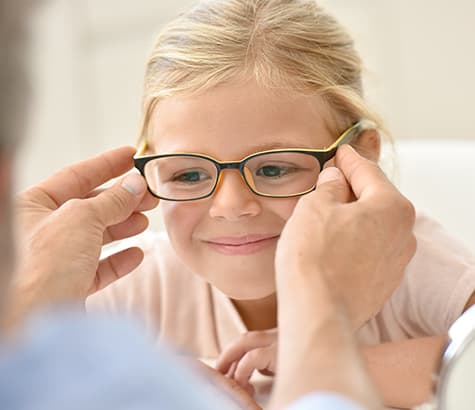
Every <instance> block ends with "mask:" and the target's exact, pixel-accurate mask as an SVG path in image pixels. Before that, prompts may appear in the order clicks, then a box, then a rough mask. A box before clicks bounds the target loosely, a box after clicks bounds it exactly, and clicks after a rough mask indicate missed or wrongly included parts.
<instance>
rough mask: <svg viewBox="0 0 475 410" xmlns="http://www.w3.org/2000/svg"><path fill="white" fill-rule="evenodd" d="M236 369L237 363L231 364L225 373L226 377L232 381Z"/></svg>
mask: <svg viewBox="0 0 475 410" xmlns="http://www.w3.org/2000/svg"><path fill="white" fill-rule="evenodd" d="M236 367H237V362H233V363H232V364H231V366H229V370H228V371H227V373H226V376H227V377H229V378H231V379H233V378H234V372H235V371H236Z"/></svg>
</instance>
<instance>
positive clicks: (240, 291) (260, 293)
mask: <svg viewBox="0 0 475 410" xmlns="http://www.w3.org/2000/svg"><path fill="white" fill-rule="evenodd" d="M212 285H213V286H214V287H215V288H217V289H219V290H220V291H221V292H222V293H224V294H225V295H226V296H227V297H229V298H230V299H233V300H259V299H265V298H267V297H269V296H271V295H274V294H275V285H274V283H272V285H269V286H261V287H259V288H256V287H254V286H249V287H246V288H243V287H240V288H237V287H236V286H233V287H231V286H229V284H225V285H224V286H220V284H213V283H212Z"/></svg>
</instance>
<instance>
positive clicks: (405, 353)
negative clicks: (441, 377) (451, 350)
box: [362, 336, 447, 408]
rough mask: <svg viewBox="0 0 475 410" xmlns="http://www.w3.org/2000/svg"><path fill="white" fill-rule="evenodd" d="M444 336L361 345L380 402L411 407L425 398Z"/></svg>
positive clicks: (429, 388)
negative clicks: (380, 395)
mask: <svg viewBox="0 0 475 410" xmlns="http://www.w3.org/2000/svg"><path fill="white" fill-rule="evenodd" d="M446 341H447V337H446V336H432V337H423V338H418V339H410V340H404V341H401V342H390V343H382V344H378V345H374V346H365V347H363V348H362V351H363V355H364V357H365V358H366V363H367V366H368V370H369V373H370V375H371V376H372V378H373V381H374V383H375V384H376V386H377V387H378V389H379V391H380V392H381V394H382V396H383V400H384V404H385V405H386V406H390V407H398V408H411V407H413V406H415V405H417V404H421V403H423V402H426V401H429V400H430V399H431V394H432V381H433V377H432V376H433V374H434V373H435V372H436V371H437V367H438V364H439V361H440V357H441V354H442V351H443V349H444V347H445V344H446Z"/></svg>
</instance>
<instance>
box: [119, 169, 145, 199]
mask: <svg viewBox="0 0 475 410" xmlns="http://www.w3.org/2000/svg"><path fill="white" fill-rule="evenodd" d="M122 188H124V189H125V190H126V191H129V192H130V193H131V194H133V195H140V194H142V193H143V192H144V191H145V189H146V188H147V184H146V183H145V180H144V179H143V178H142V177H141V176H140V175H139V174H130V175H127V176H126V177H125V179H124V180H123V181H122Z"/></svg>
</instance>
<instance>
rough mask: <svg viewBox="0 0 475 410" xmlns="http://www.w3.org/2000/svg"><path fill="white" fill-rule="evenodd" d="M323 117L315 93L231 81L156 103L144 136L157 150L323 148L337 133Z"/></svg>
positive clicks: (324, 113)
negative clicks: (272, 88) (303, 93)
mask: <svg viewBox="0 0 475 410" xmlns="http://www.w3.org/2000/svg"><path fill="white" fill-rule="evenodd" d="M327 119H328V109H327V107H326V105H325V104H324V103H323V101H322V100H321V99H320V98H318V97H315V96H305V95H301V94H297V93H292V92H290V91H287V92H284V91H282V92H279V91H275V90H268V89H264V88H262V87H259V86H258V85H256V84H255V83H245V84H232V85H226V86H220V87H216V88H214V89H210V90H207V91H204V92H201V93H199V94H195V95H179V96H174V97H169V98H166V99H163V100H161V101H159V102H158V103H157V105H156V107H155V110H154V112H153V113H152V116H151V123H150V126H149V135H148V136H147V138H148V142H149V145H150V146H151V148H152V149H153V150H155V151H160V152H165V151H167V152H178V151H184V152H190V151H191V152H203V150H206V152H210V150H212V149H214V150H216V151H220V152H223V151H233V150H234V151H239V150H240V149H241V151H242V150H248V151H249V150H251V151H252V152H255V151H256V150H257V151H260V150H265V149H272V148H280V147H282V148H284V147H286V148H288V147H305V148H321V147H323V146H326V145H328V144H329V143H331V142H332V141H333V140H334V138H335V137H336V136H334V135H331V133H330V131H329V129H328V127H327Z"/></svg>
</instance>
